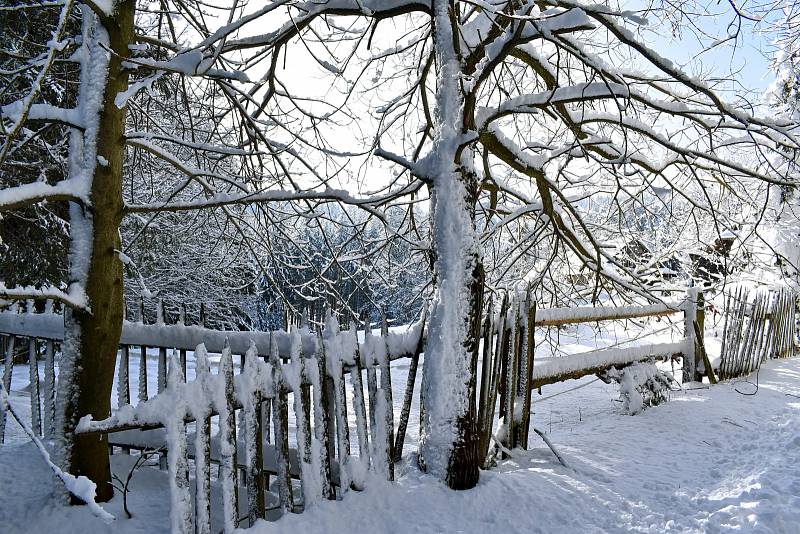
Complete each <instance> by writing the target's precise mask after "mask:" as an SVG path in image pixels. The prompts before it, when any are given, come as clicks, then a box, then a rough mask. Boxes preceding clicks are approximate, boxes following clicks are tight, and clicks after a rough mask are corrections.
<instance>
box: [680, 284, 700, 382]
mask: <svg viewBox="0 0 800 534" xmlns="http://www.w3.org/2000/svg"><path fill="white" fill-rule="evenodd" d="M696 319H697V288H696V287H690V288H689V289H687V290H686V300H685V302H684V305H683V336H684V338H685V339H686V342H685V344H684V348H683V358H682V359H683V380H682V382H683V383H684V384H686V383H688V382H694V381H695V378H696V375H697V360H696V356H695V354H696V353H695V351H696V350H697V348H696V342H695V334H694V322H695V320H696Z"/></svg>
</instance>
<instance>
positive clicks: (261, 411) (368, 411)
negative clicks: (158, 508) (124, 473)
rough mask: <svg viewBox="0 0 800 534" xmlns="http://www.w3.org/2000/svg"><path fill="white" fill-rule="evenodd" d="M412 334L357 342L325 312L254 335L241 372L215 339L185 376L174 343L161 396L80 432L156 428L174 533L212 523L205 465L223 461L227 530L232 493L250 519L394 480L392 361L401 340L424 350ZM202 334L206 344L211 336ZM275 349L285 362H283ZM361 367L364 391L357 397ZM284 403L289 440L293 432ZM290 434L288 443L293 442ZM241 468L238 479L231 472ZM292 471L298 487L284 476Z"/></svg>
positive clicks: (233, 508) (234, 522) (232, 522)
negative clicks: (213, 350) (214, 357)
mask: <svg viewBox="0 0 800 534" xmlns="http://www.w3.org/2000/svg"><path fill="white" fill-rule="evenodd" d="M420 327H421V325H420ZM420 334H421V331H420V330H418V329H417V328H412V329H411V330H410V331H408V332H405V333H403V334H395V333H388V332H384V334H383V335H382V336H373V335H372V334H371V332H369V331H366V332H365V334H364V341H363V342H362V343H359V342H358V336H357V333H356V330H355V329H354V328H353V329H351V330H350V331H346V332H340V331H339V329H338V324H337V322H336V321H335V319H329V320H328V322H327V324H326V328H325V330H324V331H322V332H318V333H317V334H314V333H312V332H311V331H310V330H309V329H308V328H300V329H296V330H294V331H293V332H291V333H286V332H282V331H281V332H272V333H265V334H263V336H262V337H260V338H259V339H252V340H251V342H250V344H249V347H248V349H247V350H246V352H245V354H244V356H243V364H242V368H241V372H240V374H238V375H235V374H234V366H233V358H232V353H233V352H234V351H235V349H236V345H235V344H234V342H233V341H232V340H231V339H230V338H229V341H228V342H227V343H225V342H224V341H223V347H222V348H221V352H222V355H221V358H220V362H219V367H218V371H217V373H211V372H210V369H209V363H208V356H207V352H208V351H207V348H208V347H206V346H204V345H202V344H201V345H199V346H198V347H196V349H195V352H194V355H195V360H196V369H197V372H196V378H195V379H194V380H192V381H190V382H188V383H187V382H185V381H184V379H185V376H184V373H183V363H182V362H181V361H180V358H179V356H178V352H177V349H174V350H173V355H172V357H171V359H170V362H169V366H168V372H167V381H166V382H167V383H166V385H165V387H164V389H163V390H162V391H161V392H159V394H158V395H156V396H155V397H153V398H151V399H147V400H143V401H140V402H139V403H138V404H137V405H136V406H131V405H130V404H128V405H124V406H122V407H121V408H120V409H119V410H117V411H116V413H115V414H114V415H113V416H112V417H110V418H108V419H106V420H103V421H91V420H90V419H89V418H84V419H83V420H82V421H81V423H80V424H79V426H78V428H77V429H76V432H78V433H96V432H104V433H110V432H120V431H125V430H129V429H139V430H141V429H148V430H149V429H160V428H162V427H163V430H160V431H159V433H157V434H155V435H154V436H153V438H154V439H152V440H151V442H150V443H149V444H145V445H144V447H148V446H149V447H151V448H156V446H158V447H163V448H166V451H167V458H168V466H169V473H170V481H171V488H170V489H171V494H172V512H171V520H172V531H173V532H191V531H192V530H193V529H194V528H196V530H197V532H209V531H210V525H211V522H210V521H211V518H210V504H209V503H210V498H211V497H210V496H211V489H210V488H211V486H210V464H211V463H212V462H216V463H219V464H220V475H219V484H220V486H221V488H222V493H223V515H224V518H223V522H222V523H223V525H224V530H225V531H226V532H230V531H232V530H233V529H234V527H236V526H238V525H239V513H240V506H239V501H240V500H241V501H242V504H244V503H245V502H246V507H245V508H244V510H243V512H242V515H243V516H246V517H247V518H248V521H249V523H250V524H252V523H253V522H254V521H256V520H257V519H259V518H266V517H267V516H268V515H271V516H272V517H275V516H279V515H281V514H283V513H287V512H297V511H300V510H302V509H304V508H305V507H306V506H308V505H310V504H311V503H312V502H314V501H316V500H319V499H335V498H336V495H337V493H342V492H345V491H347V490H348V489H350V488H351V487H353V488H357V489H359V488H361V487H363V484H364V480H365V476H364V475H365V473H366V472H367V470H371V471H373V472H376V473H378V474H379V475H380V476H382V477H385V478H386V479H388V480H393V478H394V457H395V454H394V450H393V448H394V441H393V437H394V436H393V434H394V421H393V410H392V408H391V407H392V397H391V374H390V366H389V361H390V358H391V357H392V356H398V355H401V354H405V350H406V349H410V352H415V351H417V350H421V345H420V343H419V338H420ZM209 341H210V343H211V345H210V346H211V347H214V344H213V343H214V342H215V340H214V338H213V336H212V337H211V338H210V340H209ZM264 343H266V345H263V344H264ZM260 345H261V346H260ZM265 355H268V361H265V358H264V356H265ZM282 356H287V357H288V360H289V361H288V362H285V363H284V362H282ZM363 372H366V376H367V388H366V390H367V393H368V397H366V396H365V395H364V384H363V377H362V373H363ZM348 374H349V375H350V381H349V382H350V386H351V388H352V394H351V396H350V399H351V402H349V403H348V397H347V394H346V389H347V381H346V380H345V377H346V376H347V375H348ZM290 397H291V399H290ZM348 404H349V405H348ZM290 406H291V409H292V410H293V413H294V428H293V430H294V436H292V437H293V438H294V439H290V435H289V434H290V427H289V417H288V414H289V409H290ZM351 410H352V412H353V413H354V414H355V416H356V417H355V418H356V438H357V443H358V456H354V455H352V454H351V444H350V443H351V442H350V430H349V425H348V415H347V414H348V412H349V411H351ZM237 413H238V418H237ZM212 417H217V418H218V423H217V425H218V428H219V432H218V433H217V435H216V436H215V437H214V438H212V437H211V432H210V428H211V418H212ZM237 419H238V425H239V432H238V434H237V431H236V426H237ZM192 427H193V431H192ZM270 427H272V429H271V430H272V431H271V432H270ZM150 431H151V432H152V430H150ZM143 441H145V442H146V441H147V439H146V438H145V439H144V440H143ZM290 441H291V442H294V443H295V444H296V446H295V447H293V448H292V447H290ZM126 443H127V444H128V445H130V443H128V442H126ZM187 444H188V445H187ZM189 460H193V461H194V469H195V477H194V478H195V491H194V506H192V491H191V488H190V487H189V480H190V479H189V476H188V468H189V467H188V466H189V463H190V462H189ZM239 470H241V471H243V472H244V475H243V476H237V471H239ZM271 476H274V477H275V478H276V480H275V483H274V484H273V485H272V489H274V490H275V491H270V488H271V486H270V484H269V478H270V477H271ZM293 478H294V479H297V481H298V483H299V486H298V485H296V484H293V483H292V479H293ZM237 479H241V480H243V481H244V484H243V488H242V491H243V492H245V493H246V499H245V498H240V497H239V489H240V484H239V481H238V480H237ZM268 512H271V514H268ZM193 525H194V526H193Z"/></svg>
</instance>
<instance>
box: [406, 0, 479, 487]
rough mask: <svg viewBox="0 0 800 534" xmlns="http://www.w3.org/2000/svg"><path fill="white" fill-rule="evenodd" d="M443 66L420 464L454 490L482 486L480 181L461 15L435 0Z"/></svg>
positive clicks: (431, 160) (445, 0) (432, 166)
mask: <svg viewBox="0 0 800 534" xmlns="http://www.w3.org/2000/svg"><path fill="white" fill-rule="evenodd" d="M433 26H434V43H435V49H436V59H437V61H436V64H437V67H438V68H437V80H436V82H437V88H436V111H435V113H434V124H433V132H434V135H433V146H432V149H431V152H430V154H428V156H426V159H427V160H428V164H429V170H430V171H431V174H432V175H433V184H432V189H431V214H432V233H433V238H432V240H431V242H432V252H433V256H434V258H435V261H434V276H435V283H436V294H435V298H434V302H433V306H432V311H431V321H430V327H429V330H428V332H429V335H428V343H427V346H426V349H425V364H424V367H423V375H422V390H423V395H424V399H425V411H424V415H423V425H422V429H421V432H420V458H419V460H420V466H421V467H422V468H423V469H425V470H426V471H428V472H430V473H431V474H433V475H435V476H438V477H439V478H440V479H442V480H443V481H445V482H446V483H447V485H448V486H449V487H450V488H452V489H468V488H472V487H474V486H475V485H476V484H477V483H478V478H479V462H480V458H479V454H478V427H477V421H476V417H477V414H476V409H475V380H476V376H475V374H476V365H475V364H474V363H475V362H474V359H475V358H476V357H477V353H476V351H477V344H478V337H479V334H477V333H476V332H479V330H480V327H479V324H480V317H481V306H482V302H481V296H482V285H483V278H482V272H483V269H482V266H481V262H480V255H479V253H478V247H477V243H476V233H475V201H476V196H477V183H478V181H477V176H476V174H475V171H474V167H473V164H474V154H473V152H472V149H471V143H470V142H467V143H466V144H465V142H464V139H465V137H466V136H464V134H465V133H466V131H467V130H468V129H469V128H470V126H471V122H472V121H471V120H466V119H469V117H468V116H467V114H466V113H465V96H464V92H463V87H462V85H461V80H462V79H463V67H462V62H461V58H460V52H459V49H458V48H459V39H458V38H457V37H456V35H457V34H456V31H457V28H458V17H457V16H456V14H455V11H454V5H453V3H452V2H451V1H450V0H434V3H433Z"/></svg>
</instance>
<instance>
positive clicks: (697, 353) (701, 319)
mask: <svg viewBox="0 0 800 534" xmlns="http://www.w3.org/2000/svg"><path fill="white" fill-rule="evenodd" d="M694 313H695V323H697V329H696V330H695V332H696V333H697V336H702V337H704V336H705V333H706V299H705V297H704V296H703V292H702V291H700V290H698V291H697V298H696V299H695V312H694ZM692 329H694V325H692ZM695 337H696V336H695ZM702 337H701V338H700V339H695V344H694V369H695V373H694V376H695V380H696V381H700V380H702V379H703V376H702V374H701V373H700V372H699V371H698V368H699V365H700V362H703V368H704V369H705V367H706V363H705V360H706V359H708V360H709V364H708V365H709V366H710V365H711V363H710V359H709V358H707V357H704V354H705V339H703V338H702ZM705 374H706V376H708V377H712V376H714V370H713V369H705Z"/></svg>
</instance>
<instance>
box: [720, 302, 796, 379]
mask: <svg viewBox="0 0 800 534" xmlns="http://www.w3.org/2000/svg"><path fill="white" fill-rule="evenodd" d="M725 308H726V310H727V313H726V314H725V326H724V329H723V335H722V349H721V351H720V364H719V375H720V379H729V378H737V377H740V376H746V375H749V374H750V373H752V372H754V371H756V370H757V369H758V368H759V367H760V366H761V364H762V363H763V362H764V361H766V360H767V359H769V358H786V357H788V356H791V355H792V354H793V353H794V348H795V342H796V339H797V315H796V313H797V312H796V310H797V294H796V293H795V292H794V291H793V290H791V289H789V288H780V289H775V290H755V291H750V290H748V289H746V288H743V287H739V288H736V289H733V290H731V291H730V292H729V293H728V294H727V295H726V298H725Z"/></svg>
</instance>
